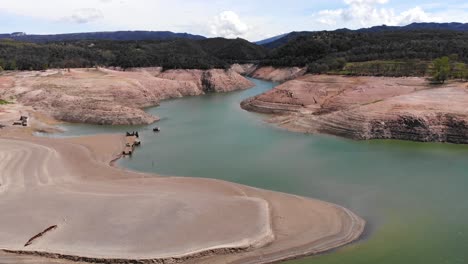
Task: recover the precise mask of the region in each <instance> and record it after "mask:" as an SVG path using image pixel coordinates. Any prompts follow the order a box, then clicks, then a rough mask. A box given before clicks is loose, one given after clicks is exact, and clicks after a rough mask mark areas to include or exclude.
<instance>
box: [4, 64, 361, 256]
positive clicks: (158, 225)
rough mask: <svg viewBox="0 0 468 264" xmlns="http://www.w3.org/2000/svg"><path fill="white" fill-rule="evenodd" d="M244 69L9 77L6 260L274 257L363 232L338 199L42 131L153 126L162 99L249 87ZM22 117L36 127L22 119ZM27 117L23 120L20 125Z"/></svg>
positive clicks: (113, 143) (113, 140)
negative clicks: (175, 170) (185, 171)
mask: <svg viewBox="0 0 468 264" xmlns="http://www.w3.org/2000/svg"><path fill="white" fill-rule="evenodd" d="M252 85H253V84H252V83H251V82H250V81H249V80H248V79H246V78H244V77H242V76H241V75H240V74H238V73H237V72H236V71H235V70H209V71H201V70H173V71H164V72H163V71H161V69H159V68H147V69H137V70H132V71H125V72H124V71H117V70H110V69H73V70H70V71H68V70H49V71H45V72H9V73H6V74H3V75H2V76H0V98H2V99H5V100H6V101H7V103H6V104H2V105H0V146H1V147H0V211H1V212H2V214H1V217H0V263H2V264H16V263H19V262H20V263H48V264H50V263H68V262H70V261H71V262H80V263H81V262H93V263H96V262H97V263H179V262H183V263H255V264H257V263H259V264H260V263H272V262H277V261H281V260H285V259H291V258H296V257H300V256H306V255H313V254H317V253H321V252H325V251H328V250H330V249H334V248H337V247H340V246H343V245H346V244H348V243H350V242H352V241H355V240H356V239H358V238H359V237H360V236H361V234H362V232H363V230H364V226H365V222H364V220H363V219H361V218H360V217H358V216H357V215H355V214H354V213H353V212H351V211H349V210H348V209H346V208H343V207H341V206H338V205H334V204H330V203H327V202H322V201H318V200H314V199H309V198H303V197H298V196H294V195H288V194H283V193H277V192H271V191H266V190H260V189H256V188H251V187H247V186H243V185H239V184H234V183H229V182H224V181H219V180H211V179H195V178H181V177H159V176H157V175H150V174H143V173H137V172H130V171H126V170H123V169H120V168H116V167H114V166H112V165H111V163H112V161H114V160H115V159H117V158H119V156H120V153H121V152H122V149H123V148H124V146H125V140H124V137H123V135H101V136H91V137H81V138H65V139H58V138H41V137H34V136H31V132H33V131H47V130H52V128H53V127H54V123H55V122H56V120H59V121H70V122H84V123H96V124H148V123H151V122H154V121H155V120H157V117H154V116H151V115H149V114H147V113H145V112H144V111H143V110H142V108H143V107H146V106H152V105H156V104H158V103H159V101H160V100H163V99H168V98H176V97H181V96H189V95H201V94H204V93H207V92H227V91H233V90H238V89H246V88H249V87H251V86H252ZM20 116H25V117H27V126H25V127H23V126H12V123H13V122H17V120H18V118H19V117H20ZM20 124H21V123H20Z"/></svg>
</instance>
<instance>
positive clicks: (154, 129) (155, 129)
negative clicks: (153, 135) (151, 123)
mask: <svg viewBox="0 0 468 264" xmlns="http://www.w3.org/2000/svg"><path fill="white" fill-rule="evenodd" d="M160 131H161V129H160V128H159V127H155V128H153V132H160Z"/></svg>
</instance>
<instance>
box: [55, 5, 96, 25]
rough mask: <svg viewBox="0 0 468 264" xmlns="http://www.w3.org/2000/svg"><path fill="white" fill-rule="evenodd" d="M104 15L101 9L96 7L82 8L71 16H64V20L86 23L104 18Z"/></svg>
mask: <svg viewBox="0 0 468 264" xmlns="http://www.w3.org/2000/svg"><path fill="white" fill-rule="evenodd" d="M103 17H104V15H103V14H102V12H101V10H99V9H96V8H81V9H77V10H75V11H74V12H73V14H72V15H71V16H69V17H64V18H63V20H64V21H69V22H72V23H77V24H85V23H91V22H94V21H97V20H99V19H102V18H103Z"/></svg>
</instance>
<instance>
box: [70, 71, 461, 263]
mask: <svg viewBox="0 0 468 264" xmlns="http://www.w3.org/2000/svg"><path fill="white" fill-rule="evenodd" d="M253 81H254V82H255V83H256V87H255V88H253V89H250V90H246V91H239V92H233V93H229V94H212V95H206V96H200V97H190V98H183V99H177V100H171V101H166V102H163V103H162V105H161V106H160V107H157V108H151V109H148V112H150V113H154V114H157V115H159V116H160V117H161V118H162V120H161V121H160V122H159V123H158V124H157V125H156V126H159V127H161V129H162V132H161V133H158V134H154V133H153V132H152V128H153V127H154V126H155V125H153V126H141V127H106V126H90V125H67V126H66V127H65V128H66V129H67V130H68V131H67V132H66V133H64V135H65V136H69V135H84V134H96V133H108V132H124V131H127V130H128V131H133V130H138V131H140V134H141V138H142V147H141V148H139V149H138V150H137V151H136V152H135V154H134V155H133V156H132V157H131V158H124V159H122V160H120V161H119V165H120V166H123V167H127V168H129V169H132V170H138V171H145V172H154V173H158V174H163V175H178V176H188V177H208V178H217V179H223V180H227V181H231V182H237V183H242V184H246V185H250V186H255V187H260V188H264V189H270V190H276V191H281V192H287V193H293V194H298V195H303V196H308V197H314V198H318V199H322V200H326V201H330V202H334V203H337V204H340V205H343V206H345V207H347V208H350V209H352V210H353V211H354V212H356V213H357V214H359V215H360V216H362V217H363V218H364V219H366V221H367V222H368V225H367V230H366V234H365V236H364V237H363V239H361V240H360V241H358V242H356V243H354V244H352V245H350V246H347V247H344V248H342V249H339V250H336V251H334V252H331V253H327V254H323V255H320V256H316V257H311V258H306V259H301V260H296V261H292V262H288V263H297V264H299V263H301V264H303V263H314V264H316V263H317V264H321V263H349V264H357V263H359V264H361V263H369V264H370V263H372V264H375V263H392V264H395V263H412V264H416V263H417V264H431V263H434V264H442V263H448V264H455V263H468V250H467V249H468V221H467V220H468V192H467V190H466V187H467V186H468V146H457V145H448V144H422V143H413V142H401V141H367V142H356V141H351V140H346V139H342V138H336V137H330V136H323V135H304V134H300V133H291V132H288V131H285V130H283V129H280V128H277V127H275V126H272V125H270V124H267V123H265V122H263V121H262V119H263V118H264V117H262V116H261V115H259V114H255V113H249V112H246V111H243V110H242V109H241V108H240V107H239V103H240V101H241V100H242V99H244V98H247V97H250V96H253V95H255V94H258V93H261V92H264V91H266V90H268V89H271V88H272V87H273V86H274V85H275V84H274V83H270V82H264V81H258V80H253Z"/></svg>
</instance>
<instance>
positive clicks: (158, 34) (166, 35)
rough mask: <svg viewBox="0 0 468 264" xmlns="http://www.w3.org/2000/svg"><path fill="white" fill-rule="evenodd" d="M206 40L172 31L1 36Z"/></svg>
mask: <svg viewBox="0 0 468 264" xmlns="http://www.w3.org/2000/svg"><path fill="white" fill-rule="evenodd" d="M177 38H183V39H195V40H199V39H205V37H204V36H200V35H193V34H189V33H174V32H171V31H113V32H87V33H67V34H50V35H35V34H32V35H28V34H26V33H24V32H14V33H11V34H0V39H13V40H17V41H25V42H35V43H42V42H54V41H73V40H170V39H177Z"/></svg>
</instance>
